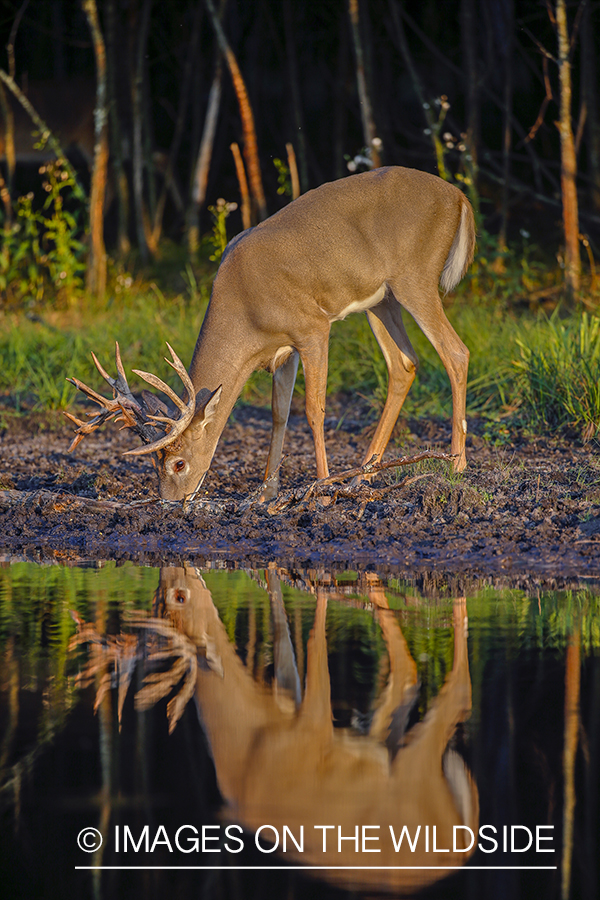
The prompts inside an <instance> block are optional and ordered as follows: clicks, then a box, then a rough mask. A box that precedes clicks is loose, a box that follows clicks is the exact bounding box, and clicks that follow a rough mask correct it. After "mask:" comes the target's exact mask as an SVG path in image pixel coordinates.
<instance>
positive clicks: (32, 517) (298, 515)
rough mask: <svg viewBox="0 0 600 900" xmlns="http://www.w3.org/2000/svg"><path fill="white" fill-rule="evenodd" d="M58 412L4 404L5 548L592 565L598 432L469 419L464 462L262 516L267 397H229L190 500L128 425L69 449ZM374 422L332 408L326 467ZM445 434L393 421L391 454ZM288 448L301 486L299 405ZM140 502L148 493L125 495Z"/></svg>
mask: <svg viewBox="0 0 600 900" xmlns="http://www.w3.org/2000/svg"><path fill="white" fill-rule="evenodd" d="M56 419H58V415H57V417H56ZM56 419H52V420H49V419H48V417H35V416H34V417H31V416H30V417H28V418H25V417H7V416H4V418H3V419H0V422H2V425H1V426H0V557H1V556H2V554H4V555H5V556H6V557H9V556H12V557H14V556H15V555H19V554H20V555H26V556H29V557H31V558H40V557H42V558H43V557H50V556H52V557H55V558H56V557H58V558H59V559H64V560H68V559H82V558H83V559H125V558H127V559H132V560H134V561H138V562H140V563H143V564H153V565H156V564H160V563H165V562H167V561H170V562H172V563H173V562H180V561H181V560H184V559H193V560H195V561H196V562H200V561H202V560H209V559H212V560H213V561H214V560H215V559H222V560H223V561H224V562H227V563H233V564H235V565H238V566H241V565H249V566H261V565H265V564H267V563H268V562H269V561H277V562H278V563H279V564H280V565H289V566H294V565H296V566H300V567H302V568H307V567H322V566H326V567H335V568H336V569H339V568H342V567H344V566H349V567H351V568H354V569H356V568H365V567H367V568H371V567H372V568H377V569H378V570H379V571H388V572H391V571H394V572H395V573H396V574H397V575H400V576H402V575H403V574H407V575H410V574H413V573H419V572H420V573H424V572H440V571H443V572H447V573H455V574H456V575H464V576H468V577H486V576H494V577H495V578H496V579H497V578H498V576H500V577H501V578H502V580H504V579H505V580H506V581H507V582H510V583H512V584H519V583H526V582H528V581H529V582H530V581H531V580H532V579H533V581H536V580H537V581H540V580H542V581H543V582H544V583H549V582H550V583H552V584H556V585H557V586H561V585H565V584H569V583H573V582H578V583H581V581H582V580H583V581H586V580H588V579H593V580H597V579H599V578H600V455H599V454H598V445H597V444H596V443H591V444H588V445H585V446H583V445H581V443H578V442H576V441H575V440H573V441H569V440H567V439H566V438H561V439H559V438H550V437H532V436H527V435H525V434H522V433H512V434H510V435H504V436H503V439H504V441H505V443H504V445H502V446H494V444H493V442H492V441H489V440H486V439H485V438H484V437H483V433H484V426H483V423H482V422H478V421H477V420H475V421H471V422H470V423H469V424H470V428H471V434H470V435H469V438H468V443H467V452H468V468H467V470H466V471H465V472H464V473H463V475H462V476H458V477H457V476H453V475H452V474H451V473H449V472H448V468H447V466H445V465H444V464H440V463H435V462H433V461H429V462H427V463H422V464H420V465H419V466H418V467H415V468H416V469H418V474H422V473H423V472H424V471H430V472H431V474H429V475H428V476H427V477H425V478H421V479H419V480H416V481H413V482H412V483H411V484H408V485H405V486H402V485H401V481H402V479H404V478H405V476H406V475H407V474H410V473H407V471H406V470H401V472H400V474H398V472H399V471H400V470H397V471H394V470H392V471H391V472H389V471H388V472H385V473H381V474H380V475H379V476H377V478H376V479H375V480H374V481H373V483H372V486H373V487H375V488H376V487H381V486H389V485H392V484H397V486H396V487H393V488H392V489H391V490H389V491H388V492H386V493H385V494H384V495H383V496H380V497H379V498H378V499H373V500H372V501H370V502H366V503H365V502H364V500H362V501H361V499H360V498H359V499H357V498H356V497H354V498H350V499H348V498H343V497H338V498H337V500H336V501H335V502H334V503H333V504H330V505H328V506H325V505H323V503H322V502H320V501H319V500H315V499H312V500H309V501H305V502H301V503H296V504H294V505H292V506H290V507H288V508H287V509H286V510H285V511H283V512H281V513H279V514H277V515H270V514H269V513H268V511H267V510H266V509H265V507H264V506H261V505H258V504H256V503H251V504H250V505H248V503H247V502H246V501H247V499H248V497H249V496H251V495H252V494H253V492H255V491H257V490H258V488H259V486H260V483H261V479H262V472H263V470H264V466H265V462H266V455H267V449H268V442H269V434H270V415H269V412H268V411H267V410H260V409H254V408H250V407H242V408H238V409H236V410H235V412H234V416H233V417H232V420H231V421H230V423H229V424H228V426H227V428H226V430H225V432H224V434H223V436H222V439H221V442H220V445H219V447H218V449H217V453H216V455H215V459H214V461H213V466H212V469H211V471H210V473H209V475H208V476H207V479H206V481H205V483H204V486H203V490H204V489H205V491H206V493H205V494H204V497H206V498H210V501H212V502H211V503H210V504H208V505H206V504H200V505H196V506H194V507H192V508H191V509H188V510H184V509H182V507H181V506H177V507H173V506H164V505H161V504H160V503H158V502H150V501H155V500H156V498H157V496H158V494H157V484H156V476H155V474H154V470H153V468H152V465H151V463H150V461H149V459H148V458H147V457H139V458H129V459H128V458H123V457H122V456H121V454H122V452H123V451H124V450H126V449H129V448H130V447H131V446H132V436H131V435H130V434H128V433H127V432H119V431H117V430H116V429H113V430H110V429H109V428H105V429H104V430H103V431H101V432H96V433H95V434H93V435H91V436H89V437H87V438H86V440H85V441H84V442H83V443H82V444H80V446H79V447H78V448H77V449H76V451H75V452H74V453H73V454H69V453H68V452H67V448H68V445H69V442H70V433H71V432H70V426H69V425H68V424H67V423H65V424H64V425H62V424H61V423H60V422H57V421H56ZM372 427H373V426H369V425H367V426H365V423H364V421H362V422H359V421H351V420H350V418H349V417H348V416H346V417H345V418H344V417H343V416H342V417H341V419H340V418H339V417H337V416H335V417H332V418H330V419H328V420H327V423H326V443H327V450H328V458H329V465H330V470H331V472H332V473H335V472H338V471H342V470H346V469H349V468H352V467H354V466H356V465H358V464H359V463H360V460H361V458H362V455H363V454H364V452H365V450H366V447H367V445H368V441H369V437H370V434H371V433H372V431H371V429H372ZM449 444H450V429H449V425H448V424H447V423H443V422H435V421H429V420H417V421H408V422H407V421H403V422H400V423H399V424H398V426H397V428H396V432H395V434H394V437H393V439H392V442H391V444H390V449H389V450H388V453H387V456H390V455H393V456H400V455H403V454H412V453H417V452H419V451H421V450H423V449H427V448H432V447H434V448H436V449H439V450H449ZM286 452H287V454H288V456H287V458H286V460H285V462H284V464H283V467H282V471H281V482H282V489H289V488H294V487H299V486H301V485H306V486H307V485H308V484H309V483H310V482H311V481H312V480H313V479H314V477H315V468H314V454H313V446H312V438H311V435H310V432H309V429H308V427H307V425H306V421H305V419H304V417H303V416H302V415H300V414H298V415H293V416H292V418H291V420H290V428H289V432H288V436H287V439H286ZM432 469H433V472H432V471H431V470H432ZM412 471H413V474H414V469H413V470H412ZM98 501H100V502H98ZM106 501H109V502H108V503H106ZM136 501H148V502H146V503H142V504H140V505H133V506H131V505H130V504H132V503H135V502H136Z"/></svg>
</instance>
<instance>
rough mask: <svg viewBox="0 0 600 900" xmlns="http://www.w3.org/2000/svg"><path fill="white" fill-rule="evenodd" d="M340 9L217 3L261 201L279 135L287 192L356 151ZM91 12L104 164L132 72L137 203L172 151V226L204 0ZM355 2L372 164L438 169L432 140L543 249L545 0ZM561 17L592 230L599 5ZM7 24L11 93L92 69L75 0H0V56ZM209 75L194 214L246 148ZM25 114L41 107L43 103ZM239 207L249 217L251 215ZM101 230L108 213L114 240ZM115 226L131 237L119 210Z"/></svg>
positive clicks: (203, 49) (128, 100) (549, 33)
mask: <svg viewBox="0 0 600 900" xmlns="http://www.w3.org/2000/svg"><path fill="white" fill-rule="evenodd" d="M351 6H352V3H350V4H349V3H348V2H346V0H319V2H318V3H317V2H314V0H227V2H224V3H223V2H221V8H220V9H219V8H218V4H217V10H216V12H217V14H220V15H221V21H222V27H223V31H224V33H225V35H226V37H227V40H228V41H229V44H230V47H231V50H232V51H233V53H234V54H235V58H236V59H237V62H238V64H239V68H240V71H241V73H242V76H243V79H244V82H245V85H246V88H247V93H248V97H249V101H250V105H251V108H252V111H253V114H254V122H255V127H256V135H257V146H258V157H259V164H260V170H261V174H262V179H263V182H264V190H265V195H266V205H267V209H268V212H269V213H272V212H274V211H275V210H276V209H277V208H278V207H279V206H280V205H282V203H283V202H285V200H286V198H285V196H282V195H281V194H278V192H277V191H278V187H280V185H281V184H282V183H283V176H281V174H279V179H278V172H279V173H281V166H280V167H279V170H278V168H277V167H276V165H274V163H273V160H274V159H279V160H282V161H283V163H284V164H287V162H286V143H288V142H290V143H292V145H293V147H294V149H295V154H296V158H297V161H298V170H299V177H300V187H301V190H302V191H304V190H307V189H309V188H311V187H315V186H317V185H319V184H321V183H322V182H324V181H328V180H331V179H334V178H340V177H342V176H344V175H347V174H348V161H349V160H351V159H352V158H354V157H355V156H356V155H360V154H362V155H363V156H364V151H365V146H366V140H365V137H366V136H365V128H364V126H363V122H362V120H361V104H360V100H359V91H358V88H357V55H356V47H355V40H354V36H353V30H352V25H351V17H350V7H351ZM97 8H98V13H99V17H100V26H101V29H102V33H103V35H104V39H105V43H106V48H107V58H108V83H109V103H111V102H112V104H113V106H114V105H115V104H116V106H117V110H118V120H115V119H111V120H110V121H111V123H115V121H118V130H119V131H120V135H115V134H114V133H112V134H111V137H110V141H111V149H112V154H111V158H112V161H113V164H114V158H115V152H114V146H115V139H118V140H119V142H120V149H119V155H120V156H121V160H120V161H118V163H119V165H122V166H123V169H124V171H125V172H126V173H127V175H128V178H129V180H130V181H131V178H132V162H131V160H132V154H133V148H134V143H135V140H134V135H133V129H134V118H135V109H134V108H133V107H134V103H133V102H132V96H133V95H134V91H135V86H136V79H137V85H138V87H139V88H140V90H141V104H140V111H141V112H140V114H141V116H142V119H143V121H142V126H141V127H142V130H143V153H144V154H145V158H146V164H145V168H144V176H143V178H144V186H143V191H144V198H145V203H146V204H147V205H149V207H150V215H151V216H152V214H153V212H154V210H153V207H155V205H156V203H157V197H158V196H159V195H160V192H161V189H162V186H163V182H164V179H165V173H166V171H167V169H166V167H167V164H168V161H169V155H170V154H171V155H172V178H173V182H174V190H172V191H171V190H170V191H169V192H168V197H167V201H166V207H165V217H164V229H165V231H166V232H167V233H168V234H169V235H170V236H171V237H173V238H175V239H176V240H182V239H183V236H184V232H185V231H186V228H189V226H190V206H191V204H192V185H193V178H194V171H195V167H196V162H197V157H198V149H199V146H200V141H201V139H202V134H203V129H204V126H205V120H206V114H207V107H208V103H209V96H210V91H211V86H212V85H213V83H214V81H215V72H216V70H217V69H218V68H219V66H220V63H219V59H220V51H219V46H218V43H217V40H216V37H215V29H214V27H213V23H212V21H211V16H210V13H209V9H208V6H207V4H206V3H205V0H177V2H158V0H154V2H152V0H98V2H97ZM357 8H358V15H359V34H360V43H361V50H362V56H363V65H364V73H365V84H366V91H367V94H368V98H369V100H370V103H371V105H372V113H373V123H374V129H375V134H376V136H377V138H379V139H380V140H381V162H382V163H383V164H398V165H405V166H412V167H416V168H419V169H425V170H428V171H431V172H436V171H438V165H439V156H438V157H437V158H436V152H435V148H434V138H435V137H436V136H439V139H440V141H441V144H442V152H443V162H444V165H445V166H446V167H447V175H448V177H450V178H456V176H457V175H458V178H459V180H460V181H462V184H463V186H465V177H466V178H467V186H468V176H469V172H470V171H471V170H472V174H473V180H474V182H475V185H474V187H476V189H477V196H478V198H480V199H481V212H482V214H483V216H484V222H485V225H486V227H487V228H488V229H490V230H491V231H492V232H498V231H501V230H503V231H506V234H507V236H508V238H510V237H511V235H514V234H516V233H518V232H519V230H521V231H523V230H524V231H526V232H527V233H531V234H532V236H533V237H534V238H537V240H539V241H545V240H552V241H553V242H554V243H556V244H557V246H558V243H559V241H560V235H559V223H560V215H561V213H560V206H561V196H560V195H561V186H560V165H561V151H560V138H559V129H558V128H557V121H558V119H559V97H560V89H559V75H558V66H557V64H556V57H557V56H558V38H557V29H556V22H555V14H556V13H555V5H554V4H551V3H546V2H543V0H541V2H535V0H444V2H440V0H415V2H411V0H404V2H398V0H389V2H388V0H360V3H358V6H357ZM20 13H21V17H20V20H19V22H18V28H17V29H16V30H15V28H14V26H15V20H16V18H17V16H18V15H19V14H20ZM567 16H568V29H569V36H570V40H571V48H570V55H569V61H570V64H571V76H572V90H573V93H572V107H571V115H572V128H573V133H574V140H575V149H576V156H577V169H578V171H577V185H578V193H579V206H580V210H579V212H580V216H581V219H582V222H583V224H582V225H581V228H582V230H585V231H587V232H589V233H590V234H591V236H592V242H594V240H595V238H594V233H595V232H597V231H598V227H599V225H600V122H599V111H598V105H597V94H598V83H597V82H598V63H597V54H598V50H599V49H600V47H599V43H600V38H599V28H598V24H599V22H600V4H599V3H597V2H590V0H588V2H586V0H578V2H574V3H567ZM11 29H12V30H13V38H14V71H15V77H16V81H17V82H18V84H19V85H20V86H21V87H22V88H23V90H24V91H25V92H27V89H28V86H29V85H32V84H35V83H36V82H43V81H48V80H52V81H54V82H55V84H56V90H57V92H60V90H61V85H63V84H64V83H65V82H67V83H71V84H73V83H76V82H79V83H80V84H83V82H87V83H88V84H92V83H94V81H95V61H94V49H93V43H92V38H91V35H90V28H89V24H88V21H87V19H86V14H85V13H84V10H83V8H82V4H81V2H80V0H30V2H29V3H28V4H22V3H20V2H18V0H2V2H1V3H0V46H1V47H2V51H1V52H2V56H3V57H4V58H3V61H2V67H6V68H8V60H7V58H6V50H5V47H6V45H7V44H8V43H9V42H10V36H11ZM140 79H141V82H142V83H141V85H140ZM111 85H112V87H111ZM221 85H222V95H221V100H220V105H219V108H218V118H217V125H216V133H215V139H214V147H213V151H212V155H211V161H210V168H209V173H208V184H207V187H206V192H205V198H204V202H203V204H202V209H201V210H200V215H201V220H200V223H201V227H202V228H206V226H207V224H208V217H207V215H206V212H205V208H206V205H207V204H213V203H214V202H215V200H216V199H217V198H218V197H224V198H226V199H227V200H238V199H239V187H238V182H237V178H236V170H235V165H234V159H233V156H232V153H231V151H230V149H229V148H230V144H231V143H232V142H237V143H238V144H239V145H240V146H241V147H242V149H243V150H244V151H245V153H246V154H247V152H248V148H247V147H246V146H245V145H244V137H245V135H244V133H243V130H242V124H241V120H240V110H239V106H238V102H237V100H236V92H235V90H234V87H233V83H232V79H231V77H230V73H229V71H228V68H227V66H223V74H222V80H221ZM440 98H443V99H442V100H441V101H440ZM445 98H447V103H446V99H445ZM66 102H67V101H66ZM424 103H425V104H428V105H429V109H426V108H424ZM447 104H449V108H446V107H447ZM39 112H40V113H41V114H42V116H43V113H44V110H39ZM178 119H179V120H180V134H177V131H178V126H177V122H178ZM441 119H443V121H440V120H441ZM436 129H437V130H438V131H439V135H437V134H436ZM112 130H113V132H114V130H115V129H112ZM174 138H175V142H176V146H174V143H173V142H174ZM66 149H68V148H66ZM72 149H73V150H74V148H72ZM73 155H74V156H75V158H76V152H75V150H74V153H73ZM76 161H77V159H76ZM359 165H360V163H359ZM83 177H84V179H85V175H84V176H83ZM503 188H504V189H505V190H507V193H505V194H504V197H503ZM254 205H255V209H254V214H255V216H256V215H259V213H260V211H258V212H257V210H256V202H255V204H254ZM239 215H240V213H239V211H236V212H235V213H233V216H234V217H238V218H232V220H231V226H232V228H231V230H232V231H235V230H239V229H240V228H241V227H242V225H241V221H240V220H239ZM112 216H113V220H114V219H115V217H116V213H115V212H114V209H113V212H112ZM129 216H130V218H131V217H132V216H133V214H132V213H130V214H129ZM109 221H110V219H109ZM115 229H116V224H115V221H113V222H112V225H110V228H109V238H110V240H111V241H112V242H113V244H114V242H115V240H116V238H115ZM129 230H130V232H131V234H130V236H131V238H132V240H134V242H135V228H134V227H133V226H132V225H131V223H130V225H129Z"/></svg>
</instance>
